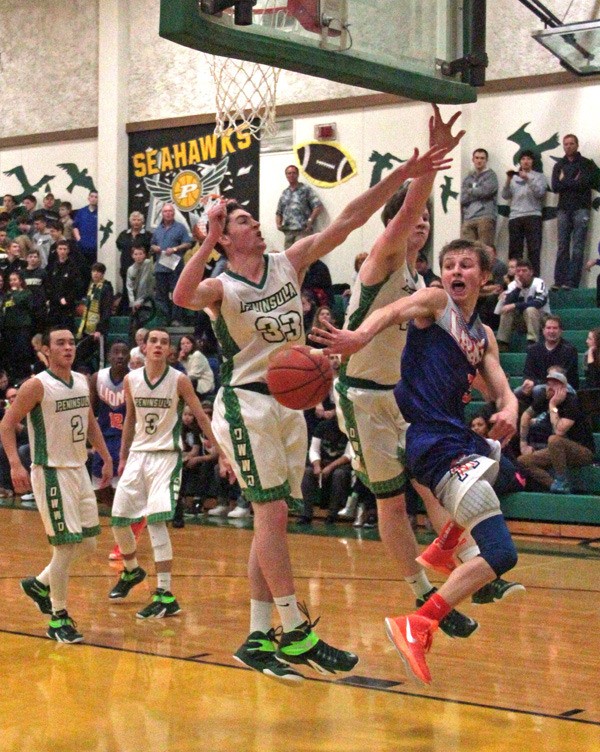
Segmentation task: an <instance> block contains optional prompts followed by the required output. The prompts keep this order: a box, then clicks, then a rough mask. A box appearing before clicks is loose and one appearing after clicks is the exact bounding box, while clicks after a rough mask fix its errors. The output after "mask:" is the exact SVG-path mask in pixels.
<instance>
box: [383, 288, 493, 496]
mask: <svg viewBox="0 0 600 752" xmlns="http://www.w3.org/2000/svg"><path fill="white" fill-rule="evenodd" d="M487 345H488V339H487V335H486V332H485V329H484V327H483V324H482V323H481V320H480V319H479V316H478V315H477V314H474V315H473V316H472V318H471V320H470V321H468V322H467V321H465V319H464V318H463V316H462V314H461V312H460V309H459V308H458V306H456V305H455V303H453V302H452V300H451V298H450V296H448V304H447V306H446V309H445V310H444V313H443V314H442V316H441V317H440V318H439V319H438V320H437V321H436V322H435V323H433V324H432V325H431V326H428V327H427V328H425V329H419V328H418V327H417V326H415V325H414V323H412V322H411V323H410V325H409V328H408V335H407V340H406V347H405V348H404V353H403V355H402V380H401V381H400V382H399V383H398V385H397V386H396V388H395V390H394V395H395V397H396V401H397V403H398V406H399V407H400V410H401V411H402V414H403V415H404V418H405V419H406V420H407V421H408V422H409V423H410V427H409V429H408V433H407V437H406V449H407V452H406V453H407V458H408V466H409V469H410V472H411V474H412V475H413V477H415V478H416V479H417V480H418V481H419V482H420V483H423V484H424V485H426V486H428V487H429V488H430V489H431V490H432V491H434V492H435V489H436V487H437V485H438V484H439V483H440V481H441V480H442V479H443V478H444V476H445V475H446V474H447V473H448V472H449V471H450V469H451V468H455V467H457V466H458V465H459V464H460V460H461V459H463V458H465V457H469V456H470V455H480V456H483V457H489V456H490V452H491V446H490V444H489V443H488V442H487V441H486V440H485V439H483V438H481V437H480V436H478V435H477V434H476V433H474V432H473V431H472V430H471V429H470V428H468V426H467V425H466V424H465V405H466V404H468V403H469V402H470V401H471V387H472V384H473V381H474V379H475V376H476V374H477V369H478V366H479V365H480V363H481V361H482V359H483V356H484V354H485V351H486V348H487Z"/></svg>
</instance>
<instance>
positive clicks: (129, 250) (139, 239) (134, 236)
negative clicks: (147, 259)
mask: <svg viewBox="0 0 600 752" xmlns="http://www.w3.org/2000/svg"><path fill="white" fill-rule="evenodd" d="M144 221H145V220H144V215H143V214H142V213H141V212H139V211H134V212H131V214H130V215H129V228H128V229H127V230H122V231H121V232H120V233H119V235H118V236H117V240H116V245H117V250H118V251H119V253H120V257H119V274H120V275H121V281H122V283H123V290H126V289H128V287H127V284H128V282H127V270H128V269H129V268H130V267H131V265H132V264H133V262H134V258H133V249H134V247H135V248H144V249H145V250H146V256H148V254H149V253H150V246H151V244H152V233H151V232H148V230H146V228H145V227H144ZM129 305H130V306H131V295H130V296H129Z"/></svg>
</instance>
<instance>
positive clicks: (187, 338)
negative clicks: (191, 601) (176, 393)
mask: <svg viewBox="0 0 600 752" xmlns="http://www.w3.org/2000/svg"><path fill="white" fill-rule="evenodd" d="M178 360H179V362H180V363H181V365H182V366H183V367H184V368H185V371H186V373H187V375H188V378H189V379H190V380H191V382H192V384H193V385H194V388H195V389H196V391H197V392H198V394H199V395H200V398H202V397H205V396H206V395H207V394H211V393H212V392H213V390H214V388H215V377H214V374H213V372H212V368H211V367H210V363H209V362H208V360H207V359H206V357H205V356H204V355H203V354H202V353H201V352H200V349H199V348H198V343H197V341H196V338H195V337H193V336H191V335H190V334H184V335H183V336H182V337H181V339H180V340H179V353H178Z"/></svg>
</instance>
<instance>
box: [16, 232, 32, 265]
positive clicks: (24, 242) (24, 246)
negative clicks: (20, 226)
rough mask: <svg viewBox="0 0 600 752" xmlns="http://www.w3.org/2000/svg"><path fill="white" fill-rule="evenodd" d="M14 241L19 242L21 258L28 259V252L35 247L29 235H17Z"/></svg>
mask: <svg viewBox="0 0 600 752" xmlns="http://www.w3.org/2000/svg"><path fill="white" fill-rule="evenodd" d="M14 242H15V243H18V245H19V251H20V254H21V258H22V259H23V260H24V261H27V254H28V253H29V251H30V250H31V249H32V248H34V247H35V246H34V245H33V241H32V240H31V238H30V237H29V235H17V237H16V238H15V239H14Z"/></svg>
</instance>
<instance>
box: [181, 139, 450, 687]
mask: <svg viewBox="0 0 600 752" xmlns="http://www.w3.org/2000/svg"><path fill="white" fill-rule="evenodd" d="M444 154H445V150H444V149H438V148H434V149H430V150H429V151H428V152H427V153H426V154H424V155H423V156H422V157H421V156H419V154H418V152H417V151H415V153H414V155H413V157H412V158H411V159H410V160H409V161H408V162H406V163H404V164H402V165H401V166H400V167H398V168H396V169H395V170H393V171H392V172H391V173H390V174H389V175H387V176H386V178H385V179H384V180H382V181H381V182H380V183H378V184H377V185H375V186H373V187H372V188H370V189H369V190H368V191H366V192H365V193H364V194H363V195H362V196H360V197H359V198H357V199H355V200H354V201H351V202H350V204H348V206H347V207H346V208H345V209H344V210H343V211H342V212H341V214H340V215H339V216H338V217H337V218H336V219H335V220H334V221H333V222H332V223H331V225H329V227H327V228H326V229H325V230H323V231H322V232H320V233H317V234H315V235H311V236H309V237H306V238H302V239H300V240H298V241H297V242H296V243H294V245H292V246H291V247H290V248H289V249H288V250H287V251H286V252H285V253H271V254H266V253H265V251H266V244H265V241H264V239H263V238H262V235H261V234H260V225H259V223H258V222H257V221H256V220H255V219H254V218H253V217H252V216H251V215H250V214H249V213H248V212H247V211H245V210H244V209H243V208H242V207H240V206H239V205H237V204H235V203H221V204H217V205H215V206H214V207H212V208H211V209H210V210H209V213H208V218H209V226H208V234H207V236H206V239H205V240H204V242H203V243H202V246H201V247H200V250H199V251H198V252H197V253H196V255H195V256H193V258H192V259H191V260H190V261H189V262H188V264H187V265H186V267H185V268H184V270H183V272H182V274H181V277H180V278H179V282H178V284H177V287H176V289H175V292H174V302H175V303H176V304H177V305H180V306H184V307H187V308H191V309H201V308H207V309H208V310H209V311H210V313H211V314H212V316H213V318H214V319H215V330H216V333H217V337H218V339H219V342H220V344H221V348H222V352H223V358H224V363H223V368H222V382H223V385H222V387H221V389H220V390H219V393H218V395H217V398H216V400H215V405H214V414H213V430H214V433H215V435H216V437H217V440H218V441H219V443H220V444H221V446H223V448H224V449H225V452H226V453H227V455H228V457H229V459H230V461H231V463H232V465H233V466H234V468H235V471H236V475H237V477H238V480H239V483H240V486H241V488H242V491H243V493H244V496H245V497H246V498H247V499H248V500H249V501H250V502H251V503H252V505H253V509H254V539H253V543H252V548H251V552H250V563H249V568H248V569H249V577H250V597H251V609H250V635H249V637H248V638H247V640H246V641H245V642H244V643H243V645H242V646H241V647H240V648H239V649H238V650H237V651H236V653H235V656H236V658H237V659H238V660H239V661H240V662H241V663H244V664H245V665H246V666H249V667H251V668H253V669H255V670H257V671H260V672H261V673H264V674H266V675H268V676H273V677H276V678H279V679H283V680H284V681H292V682H294V681H300V680H301V678H302V677H301V675H300V674H298V673H297V672H296V671H295V670H294V669H293V668H292V667H291V666H289V664H306V665H309V666H310V667H312V668H314V669H315V670H317V671H320V672H331V673H335V672H336V671H349V670H351V669H352V668H353V667H354V666H355V665H356V662H357V660H358V658H357V656H356V655H354V654H353V653H350V652H347V651H343V650H338V649H336V648H332V647H331V646H329V645H327V644H326V643H324V642H323V641H322V640H320V639H319V638H318V637H317V636H316V634H315V633H314V632H313V631H312V627H313V623H311V620H310V618H309V616H308V614H307V613H306V612H305V611H304V612H303V611H302V610H301V609H300V608H299V606H298V603H297V600H296V596H295V590H294V581H293V576H292V567H291V562H290V557H289V550H288V545H287V502H292V501H295V502H298V501H299V500H300V499H301V489H300V486H301V481H302V476H303V472H304V464H305V459H306V451H307V432H306V423H305V421H304V416H303V415H302V413H299V412H297V411H294V410H290V409H288V408H285V407H283V406H282V405H280V404H279V403H277V402H276V401H275V399H274V398H273V397H272V396H271V395H270V394H269V392H268V388H267V384H266V374H267V367H268V361H269V358H270V356H271V355H273V354H274V353H275V352H277V351H278V350H279V349H281V348H282V347H287V346H291V345H294V344H302V343H303V341H304V332H303V325H302V305H301V300H300V287H301V282H302V277H303V275H304V273H305V271H306V269H307V268H308V267H309V266H310V264H311V263H313V262H314V261H316V260H317V259H319V258H321V257H322V256H324V255H325V254H327V253H329V251H331V250H333V249H334V248H335V247H337V246H338V245H340V244H341V243H343V242H344V240H346V238H347V237H348V235H349V234H350V232H352V231H353V230H354V229H356V228H358V227H360V226H362V225H363V224H364V223H365V222H366V221H367V219H368V218H369V217H370V216H371V215H372V214H373V212H375V211H376V210H377V209H378V208H380V207H381V206H382V205H383V204H384V203H385V202H386V201H387V200H388V199H389V198H390V197H391V196H392V194H393V193H394V192H395V191H396V190H397V189H398V188H399V187H400V186H401V185H402V183H403V182H404V181H405V180H406V179H407V178H409V177H418V176H420V175H423V174H426V173H429V172H431V171H437V170H440V169H444V168H445V167H446V166H448V165H449V163H450V160H447V159H445V158H444ZM217 246H218V249H219V250H220V251H222V252H223V253H224V254H225V256H226V257H227V269H226V270H225V272H224V273H223V274H222V275H221V276H220V277H217V278H215V279H206V280H203V279H202V277H203V274H204V267H205V264H206V260H207V259H208V257H209V256H210V254H211V253H212V251H213V249H214V248H215V247H217ZM274 604H275V605H276V606H277V610H278V612H279V616H280V618H281V621H282V625H283V635H282V637H281V639H280V640H279V641H277V640H276V637H275V632H274V631H273V629H272V625H271V618H272V608H273V605H274Z"/></svg>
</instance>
